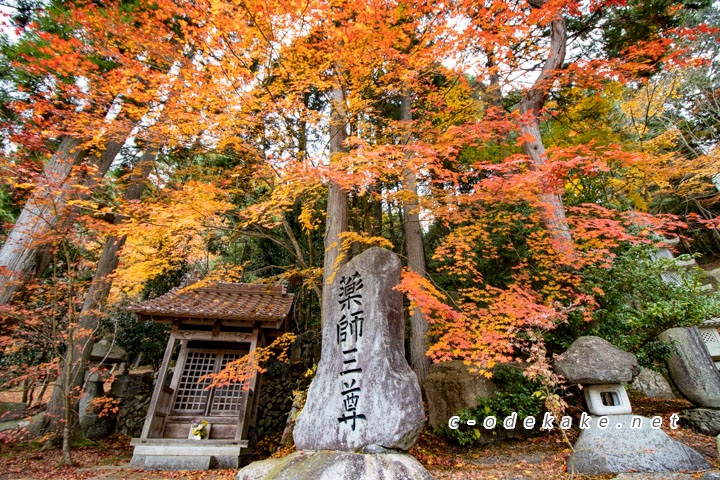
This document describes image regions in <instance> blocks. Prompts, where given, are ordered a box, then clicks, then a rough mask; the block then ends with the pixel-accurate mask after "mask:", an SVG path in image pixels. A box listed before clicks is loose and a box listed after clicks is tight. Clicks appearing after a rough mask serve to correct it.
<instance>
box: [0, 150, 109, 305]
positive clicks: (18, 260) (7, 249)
mask: <svg viewBox="0 0 720 480" xmlns="http://www.w3.org/2000/svg"><path fill="white" fill-rule="evenodd" d="M81 144H82V141H81V140H78V139H77V138H73V137H70V136H65V137H63V138H62V140H61V142H60V146H59V147H58V150H57V151H56V152H55V154H54V155H53V156H52V158H51V159H50V161H49V162H48V164H47V165H46V166H45V170H44V173H43V180H42V182H40V183H38V185H36V186H35V189H34V191H33V194H32V196H31V197H30V199H29V200H28V201H27V202H26V203H25V206H24V207H23V210H22V212H21V213H20V216H19V217H18V219H17V221H16V222H15V225H14V226H13V229H12V231H11V232H10V235H8V237H7V239H6V240H5V243H4V244H3V246H2V249H0V304H2V303H8V302H9V301H10V299H11V298H12V296H13V294H14V293H15V292H17V291H18V290H19V289H20V288H21V287H22V285H23V283H24V281H25V277H26V276H27V275H28V274H30V273H31V272H33V270H34V269H35V265H36V260H37V257H38V252H39V251H40V250H41V248H40V246H41V244H42V242H43V241H46V240H47V238H46V237H47V236H48V235H49V234H51V233H52V231H53V230H55V229H56V228H57V227H58V226H59V225H61V224H62V221H63V218H64V216H65V215H66V214H67V204H68V201H69V200H71V199H72V197H73V196H79V195H80V194H79V193H77V192H75V191H74V190H75V189H76V188H77V187H76V185H78V184H79V185H83V186H86V187H90V188H91V187H92V186H93V184H94V183H95V182H96V181H97V179H98V178H99V177H102V176H103V175H104V174H105V173H106V172H107V170H108V169H109V168H110V164H111V163H112V161H113V160H114V159H115V156H116V155H117V154H118V152H119V151H120V148H121V147H122V144H121V143H117V142H114V141H108V142H107V143H106V145H105V149H104V150H103V151H102V153H101V154H99V155H89V154H88V152H87V151H84V150H82V149H81V148H80V146H81ZM87 157H90V159H89V160H86V158H87ZM83 163H85V164H86V165H87V166H89V167H94V168H95V169H96V172H97V175H91V176H88V174H87V172H86V173H80V174H78V176H72V178H70V177H71V172H72V170H73V167H76V166H79V165H81V164H83Z"/></svg>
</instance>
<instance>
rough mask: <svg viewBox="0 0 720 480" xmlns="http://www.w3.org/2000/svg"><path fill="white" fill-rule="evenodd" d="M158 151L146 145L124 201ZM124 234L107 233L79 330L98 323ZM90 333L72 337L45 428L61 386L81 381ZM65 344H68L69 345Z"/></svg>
mask: <svg viewBox="0 0 720 480" xmlns="http://www.w3.org/2000/svg"><path fill="white" fill-rule="evenodd" d="M157 153H158V150H157V149H156V148H153V147H148V149H147V150H145V152H144V153H143V155H142V157H141V158H140V160H139V161H138V164H137V165H136V166H135V168H134V169H133V172H132V174H131V177H130V183H129V185H128V187H127V189H126V190H125V193H124V194H123V200H124V201H132V200H139V199H140V197H141V196H142V193H143V191H144V189H145V182H146V179H147V176H148V174H149V173H150V171H151V170H152V165H153V162H154V160H155V157H156V156H157ZM123 220H124V218H123V216H121V215H115V218H114V219H113V223H114V224H116V225H117V224H120V223H122V222H123ZM126 238H127V237H126V236H124V235H123V236H120V237H118V236H115V235H110V236H108V238H107V239H106V240H105V245H104V246H103V250H102V252H101V254H100V259H99V260H98V264H97V268H96V270H95V275H94V276H93V280H92V283H91V284H90V287H89V288H88V291H87V292H86V293H85V298H84V301H83V306H82V310H81V311H80V317H79V322H78V323H79V327H80V329H79V331H80V332H95V331H97V329H98V327H99V326H100V320H101V318H102V310H103V308H104V307H105V303H106V301H107V297H108V294H109V293H110V287H111V286H112V279H111V275H112V274H113V273H114V272H115V269H116V268H117V266H118V262H119V260H120V256H119V254H120V250H121V249H122V247H123V246H124V245H125V240H126ZM88 335H90V336H88ZM91 336H92V333H89V334H84V335H78V336H77V338H76V339H75V342H74V344H75V350H76V355H75V358H76V359H78V361H77V362H76V363H75V365H73V367H72V369H71V370H72V373H71V374H70V375H69V376H67V377H66V372H63V373H62V374H61V375H60V376H59V378H61V379H66V380H67V382H68V383H67V385H66V386H64V387H63V388H55V390H54V391H53V395H52V397H51V399H50V402H49V403H48V408H47V410H46V412H45V420H44V423H45V428H44V430H45V431H47V432H50V431H57V429H58V428H59V424H58V423H57V419H59V418H62V417H63V412H64V410H65V408H67V402H66V401H65V398H64V397H65V396H64V394H63V393H64V392H63V389H64V388H70V389H71V390H72V389H77V388H80V387H82V385H83V382H84V380H85V374H86V372H87V367H88V364H89V362H90V354H91V352H92V346H93V341H92V338H91ZM68 348H70V347H69V346H68ZM70 408H71V409H73V410H74V406H73V405H70Z"/></svg>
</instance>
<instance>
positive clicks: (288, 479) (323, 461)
mask: <svg viewBox="0 0 720 480" xmlns="http://www.w3.org/2000/svg"><path fill="white" fill-rule="evenodd" d="M339 479H353V480H434V479H435V477H433V476H432V475H430V474H429V473H428V472H427V470H425V468H424V467H423V466H422V465H421V464H420V462H418V461H417V460H415V459H414V458H413V457H411V456H410V455H406V454H401V453H376V454H363V453H351V452H303V451H300V452H295V453H293V454H292V455H288V456H287V457H284V458H280V459H270V460H263V461H260V462H255V463H251V464H250V465H248V466H247V467H245V468H243V469H241V470H240V471H239V472H238V474H237V476H236V477H235V480H339Z"/></svg>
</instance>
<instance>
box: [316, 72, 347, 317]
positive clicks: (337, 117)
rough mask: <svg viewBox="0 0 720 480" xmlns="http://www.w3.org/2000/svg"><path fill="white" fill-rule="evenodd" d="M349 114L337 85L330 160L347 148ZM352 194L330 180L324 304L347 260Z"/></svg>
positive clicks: (332, 117)
mask: <svg viewBox="0 0 720 480" xmlns="http://www.w3.org/2000/svg"><path fill="white" fill-rule="evenodd" d="M346 124H347V116H346V112H345V98H344V95H343V90H342V87H340V86H339V82H338V86H337V87H335V88H334V89H333V91H332V113H331V114H330V162H331V163H332V161H333V160H334V158H335V157H337V155H338V154H341V153H342V152H344V151H345V146H344V145H343V144H344V142H345V139H347V130H346ZM347 205H348V195H347V192H345V191H344V190H343V189H342V188H341V187H340V185H338V184H337V183H335V182H333V181H330V182H329V184H328V199H327V213H326V220H325V238H324V244H325V257H324V261H323V289H322V296H323V302H322V305H323V307H324V306H325V305H326V304H327V302H328V296H329V295H330V289H329V288H327V287H328V285H329V284H330V282H331V280H332V279H333V278H334V277H335V272H336V271H337V270H338V269H340V268H341V267H342V266H343V265H344V264H345V263H346V262H347V260H348V259H347V258H345V257H341V254H342V241H341V240H340V234H341V233H342V232H345V231H346V230H347V228H348V227H347V225H348V214H347ZM325 314H326V312H325V308H322V319H321V321H322V324H323V325H325V321H326V318H325Z"/></svg>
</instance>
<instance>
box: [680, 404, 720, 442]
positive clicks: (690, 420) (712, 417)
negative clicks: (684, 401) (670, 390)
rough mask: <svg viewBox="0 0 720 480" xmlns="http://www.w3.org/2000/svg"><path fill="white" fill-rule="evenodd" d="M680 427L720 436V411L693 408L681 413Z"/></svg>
mask: <svg viewBox="0 0 720 480" xmlns="http://www.w3.org/2000/svg"><path fill="white" fill-rule="evenodd" d="M680 425H682V426H684V427H688V428H690V429H692V430H695V431H696V432H698V433H702V434H705V435H712V436H716V435H720V410H713V409H710V408H691V409H688V410H683V411H682V412H680Z"/></svg>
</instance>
